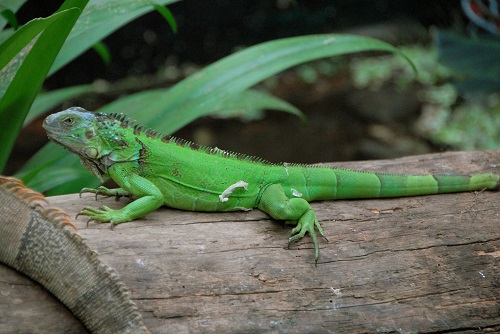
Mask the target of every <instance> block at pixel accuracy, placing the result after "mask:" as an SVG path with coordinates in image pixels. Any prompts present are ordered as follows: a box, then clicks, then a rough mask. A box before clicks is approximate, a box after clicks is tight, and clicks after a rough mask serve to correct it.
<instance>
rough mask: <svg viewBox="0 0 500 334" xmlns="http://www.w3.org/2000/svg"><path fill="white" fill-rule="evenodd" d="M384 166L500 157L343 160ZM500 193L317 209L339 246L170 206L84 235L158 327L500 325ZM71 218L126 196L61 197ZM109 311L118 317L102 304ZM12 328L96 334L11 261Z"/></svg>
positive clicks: (421, 169)
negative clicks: (316, 245) (316, 244)
mask: <svg viewBox="0 0 500 334" xmlns="http://www.w3.org/2000/svg"><path fill="white" fill-rule="evenodd" d="M332 165H334V166H340V167H349V168H357V169H366V170H374V171H385V172H401V173H409V172H415V173H425V172H433V173H437V172H441V173H446V172H452V171H458V172H465V173H467V172H479V171H485V170H488V171H494V172H499V171H500V167H498V166H500V150H496V151H484V152H467V153H465V152H455V153H446V154H433V155H424V156H415V157H407V158H402V159H395V160H382V161H367V162H351V163H336V164H332ZM499 198H500V197H499V194H498V192H488V191H484V192H479V193H460V194H446V195H435V196H420V197H412V198H397V199H378V200H352V201H328V202H316V203H314V204H313V207H314V209H315V210H316V212H317V214H318V218H319V220H320V221H321V223H322V225H323V227H324V230H325V234H326V236H327V237H328V239H329V241H328V242H327V241H326V240H320V246H321V257H320V261H319V263H318V266H317V267H315V266H314V256H313V247H312V243H311V241H310V239H309V238H304V240H301V241H300V242H297V243H294V244H292V245H291V247H290V249H287V244H286V243H287V238H288V236H289V233H290V228H289V227H288V226H287V227H284V226H283V224H282V223H280V222H276V221H274V220H272V219H271V218H269V216H267V215H266V214H264V213H262V212H260V211H258V210H253V211H250V212H235V213H196V212H184V211H178V210H172V209H169V208H161V209H159V210H157V211H156V212H154V213H152V214H150V215H148V216H147V217H145V218H144V219H141V220H137V221H134V222H131V223H127V224H122V225H119V226H117V227H116V228H115V230H113V231H111V230H110V229H109V226H108V225H103V224H95V223H90V225H89V227H88V228H86V227H85V219H84V218H80V219H78V221H77V225H78V227H79V232H80V233H81V235H82V236H83V237H84V238H85V239H87V242H88V244H89V245H90V246H91V247H92V248H93V249H94V250H96V251H97V252H98V253H99V254H100V257H101V259H102V261H103V262H104V263H106V264H107V265H109V266H111V267H113V268H114V269H115V270H116V271H117V272H118V273H119V274H120V276H121V278H122V280H123V282H124V283H125V284H126V285H127V286H128V288H129V289H130V291H131V296H132V299H133V300H134V301H135V302H136V303H137V305H138V307H139V309H140V310H141V312H142V314H143V316H144V318H145V319H144V321H145V323H146V325H147V326H148V327H149V329H150V330H151V331H152V332H153V333H372V332H373V333H380V332H382V333H451V332H453V333H455V332H460V333H478V332H484V333H490V332H495V331H500V306H499V305H500V292H499V288H500V226H499V218H500V217H499V215H500V207H499V205H498V200H499ZM50 200H51V202H52V203H53V204H55V205H57V206H59V207H61V208H63V209H64V210H66V211H68V212H69V213H70V214H71V215H73V216H74V215H75V214H76V213H77V212H78V211H79V210H81V209H82V208H83V207H84V206H85V205H92V206H99V205H102V204H106V205H109V206H111V207H115V208H119V207H121V206H123V205H124V203H126V200H123V199H122V200H121V201H120V202H115V201H114V199H109V198H108V199H102V198H99V199H98V202H97V203H96V202H95V198H94V197H93V196H92V195H90V194H86V195H83V198H81V199H80V198H78V195H67V196H58V197H53V198H50ZM103 312H106V310H103ZM0 332H2V333H85V330H84V329H83V328H82V327H81V325H80V324H79V323H78V322H77V321H76V320H75V319H73V318H72V316H71V314H70V313H69V312H68V311H67V310H66V309H65V308H64V307H63V306H61V305H60V303H59V302H58V301H57V300H54V298H53V297H52V296H51V295H49V294H48V293H47V292H46V291H44V290H43V289H42V288H40V287H39V286H38V285H37V284H36V283H33V282H32V281H30V280H29V279H27V278H25V277H24V276H22V275H20V274H18V273H16V272H14V271H13V270H12V269H10V268H8V267H5V266H3V265H0Z"/></svg>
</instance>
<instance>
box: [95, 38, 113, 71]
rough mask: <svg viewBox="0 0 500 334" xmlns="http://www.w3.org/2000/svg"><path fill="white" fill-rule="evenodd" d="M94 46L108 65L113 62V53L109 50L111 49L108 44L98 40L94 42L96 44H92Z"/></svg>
mask: <svg viewBox="0 0 500 334" xmlns="http://www.w3.org/2000/svg"><path fill="white" fill-rule="evenodd" d="M92 48H93V49H94V51H95V52H97V53H98V54H99V56H101V58H102V60H103V61H104V63H105V64H106V65H108V64H109V63H110V62H111V53H110V52H109V49H108V47H107V46H106V44H104V43H102V42H97V43H95V44H94V46H92Z"/></svg>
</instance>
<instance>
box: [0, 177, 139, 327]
mask: <svg viewBox="0 0 500 334" xmlns="http://www.w3.org/2000/svg"><path fill="white" fill-rule="evenodd" d="M0 202H1V203H2V205H1V206H0V245H1V246H0V262H3V263H5V264H7V265H8V266H10V267H12V268H14V269H16V270H17V271H19V272H22V273H23V274H25V275H27V276H28V277H30V278H32V279H33V280H35V281H37V282H38V283H40V284H41V285H43V286H44V287H45V288H46V289H47V290H49V291H50V292H51V293H52V294H53V295H54V296H56V297H57V298H58V299H59V300H60V301H61V302H62V303H63V304H64V305H66V306H67V307H68V308H69V309H70V310H71V312H72V313H73V314H74V315H75V316H76V317H77V318H78V319H80V321H81V322H82V323H83V324H84V325H85V327H86V328H87V329H88V330H89V331H90V332H91V333H96V334H117V333H122V334H125V333H134V334H139V333H144V334H146V333H149V331H148V330H147V328H146V327H145V326H144V324H143V322H142V318H141V315H140V313H139V312H138V311H137V307H136V306H135V304H134V303H133V302H132V301H131V300H130V299H129V294H128V291H127V289H126V288H125V286H124V285H123V283H121V281H120V280H119V279H118V275H117V274H116V273H115V272H114V271H113V270H112V269H110V268H109V267H107V266H105V265H104V264H103V263H102V262H101V261H100V260H99V258H98V257H97V254H96V253H95V252H94V251H92V250H91V249H90V248H89V247H88V246H87V244H86V243H85V242H84V241H83V240H82V238H81V237H80V235H78V234H77V233H75V232H74V231H73V230H72V229H73V228H74V229H76V228H75V227H74V225H73V224H72V223H71V219H70V218H69V215H68V214H67V213H66V212H64V211H62V210H60V209H57V208H54V207H50V206H49V205H48V203H47V201H46V200H45V197H43V195H42V194H40V193H37V192H35V191H33V190H31V189H29V188H26V187H25V186H24V185H23V184H22V182H21V181H20V180H17V179H14V178H12V177H6V176H0ZM66 226H69V227H70V229H67V228H65V227H66ZM2 298H7V297H5V296H2ZM21 329H22V328H18V330H21ZM16 332H18V331H16Z"/></svg>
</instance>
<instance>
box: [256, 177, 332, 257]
mask: <svg viewBox="0 0 500 334" xmlns="http://www.w3.org/2000/svg"><path fill="white" fill-rule="evenodd" d="M258 208H259V209H260V210H262V211H264V212H266V213H268V214H269V215H270V216H271V217H273V218H274V219H278V220H287V221H296V222H297V226H295V227H294V229H293V230H292V236H291V237H290V238H289V239H288V245H290V243H291V242H294V241H296V240H299V239H300V238H302V237H304V235H305V234H306V232H309V235H310V236H311V238H312V240H313V243H314V259H315V263H316V264H317V263H318V259H319V246H318V239H317V237H316V232H315V229H318V231H319V233H320V234H321V236H323V237H324V236H325V235H324V233H323V229H322V228H321V225H320V224H319V222H318V218H316V213H315V212H314V210H313V208H312V207H311V205H310V204H309V203H308V202H307V201H306V200H305V199H303V198H298V197H293V198H288V197H287V196H286V194H285V190H284V189H283V187H282V186H281V185H279V184H273V185H270V186H268V187H267V188H265V189H264V191H263V193H262V196H261V198H260V201H259V204H258Z"/></svg>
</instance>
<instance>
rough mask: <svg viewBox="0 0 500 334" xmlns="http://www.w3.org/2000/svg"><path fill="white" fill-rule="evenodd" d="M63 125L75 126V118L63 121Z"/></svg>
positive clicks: (67, 118)
mask: <svg viewBox="0 0 500 334" xmlns="http://www.w3.org/2000/svg"><path fill="white" fill-rule="evenodd" d="M63 123H64V124H66V125H73V124H75V119H74V118H73V117H66V118H65V119H63Z"/></svg>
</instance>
